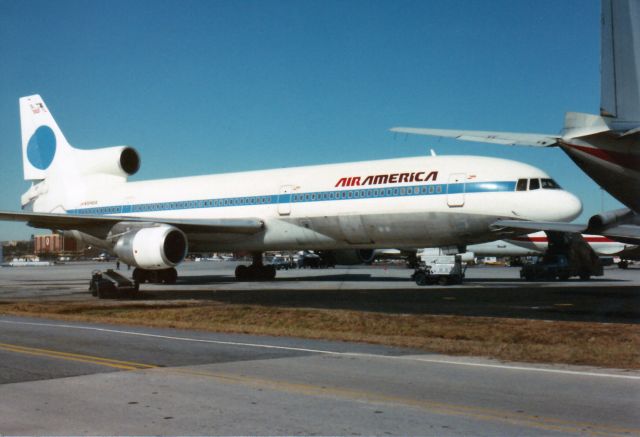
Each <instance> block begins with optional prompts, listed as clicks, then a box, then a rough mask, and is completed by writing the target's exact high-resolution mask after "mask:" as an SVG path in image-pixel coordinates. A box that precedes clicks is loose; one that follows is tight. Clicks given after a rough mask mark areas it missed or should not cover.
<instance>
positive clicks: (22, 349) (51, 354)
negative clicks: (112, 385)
mask: <svg viewBox="0 0 640 437" xmlns="http://www.w3.org/2000/svg"><path fill="white" fill-rule="evenodd" d="M0 351H6V352H14V353H18V354H26V355H34V356H39V357H46V358H55V359H62V360H66V361H76V362H80V363H88V364H97V365H99V366H107V367H113V368H115V369H120V370H146V369H155V368H156V367H157V366H153V365H150V364H141V363H133V362H131V361H120V360H113V359H111V358H103V357H96V356H93V355H82V354H75V353H70V352H62V351H55V350H51V349H40V348H35V347H27V346H21V345H17V344H9V343H0Z"/></svg>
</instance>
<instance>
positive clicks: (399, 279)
mask: <svg viewBox="0 0 640 437" xmlns="http://www.w3.org/2000/svg"><path fill="white" fill-rule="evenodd" d="M236 265H237V263H235V262H187V263H184V264H182V265H181V266H180V267H179V268H178V273H179V278H178V283H177V284H176V285H152V284H144V285H142V286H141V293H140V298H143V299H159V300H175V299H205V300H219V301H223V302H229V303H246V304H259V305H281V306H293V307H309V308H340V309H356V310H363V311H380V312H387V313H412V314H451V315H467V316H468V315H475V316H490V317H516V318H531V319H547V320H573V321H594V322H606V323H639V322H640V268H630V269H628V270H621V269H618V268H617V267H608V268H606V269H605V275H604V276H603V277H600V278H593V279H591V280H590V281H581V280H579V279H572V280H569V281H565V282H524V281H522V280H521V279H520V278H519V268H516V267H488V266H478V267H473V268H469V269H467V279H466V281H465V283H464V284H463V285H459V286H444V287H442V286H425V287H419V286H417V285H416V284H415V283H414V282H413V281H411V280H410V279H409V276H410V274H411V271H410V270H409V269H406V268H401V267H397V266H370V267H369V266H353V267H338V268H335V269H333V268H332V269H302V270H298V269H296V270H281V271H279V272H278V277H277V278H276V280H275V281H268V282H237V281H236V280H235V279H234V277H233V272H234V269H235V267H236ZM107 268H115V264H114V263H97V262H96V263H69V264H63V265H56V266H50V267H13V268H9V267H4V268H1V269H0V300H14V299H34V298H42V299H61V300H82V299H91V295H90V294H89V292H88V283H89V278H90V276H91V272H92V271H93V270H96V269H99V270H104V269H107ZM121 272H122V273H124V274H126V273H127V270H126V267H125V266H121ZM129 272H131V271H129Z"/></svg>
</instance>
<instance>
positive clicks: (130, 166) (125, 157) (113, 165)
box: [73, 146, 140, 177]
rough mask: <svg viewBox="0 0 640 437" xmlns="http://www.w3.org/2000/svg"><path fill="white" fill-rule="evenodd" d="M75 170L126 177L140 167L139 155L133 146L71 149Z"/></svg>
mask: <svg viewBox="0 0 640 437" xmlns="http://www.w3.org/2000/svg"><path fill="white" fill-rule="evenodd" d="M73 153H74V156H75V161H76V166H77V169H76V170H77V171H78V172H80V173H81V174H87V175H93V174H106V175H112V176H120V177H127V176H131V175H133V174H135V173H136V172H137V171H138V170H139V169H140V156H139V155H138V152H136V150H135V149H134V148H133V147H129V146H116V147H106V148H103V149H94V150H82V149H74V151H73Z"/></svg>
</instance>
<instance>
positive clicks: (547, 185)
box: [542, 179, 560, 190]
mask: <svg viewBox="0 0 640 437" xmlns="http://www.w3.org/2000/svg"><path fill="white" fill-rule="evenodd" d="M542 188H543V189H546V190H559V189H560V185H558V183H557V182H556V181H554V180H553V179H542Z"/></svg>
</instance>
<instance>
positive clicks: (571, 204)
mask: <svg viewBox="0 0 640 437" xmlns="http://www.w3.org/2000/svg"><path fill="white" fill-rule="evenodd" d="M556 194H557V196H556V197H557V198H556V202H555V204H554V205H553V210H554V212H555V213H556V214H557V215H558V217H557V218H556V219H555V220H558V221H561V222H570V221H571V220H573V219H575V218H576V217H578V216H579V215H580V214H582V202H581V201H580V199H578V197H577V196H576V195H574V194H572V193H569V192H568V191H564V190H559V191H558V192H557V193H556Z"/></svg>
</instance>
